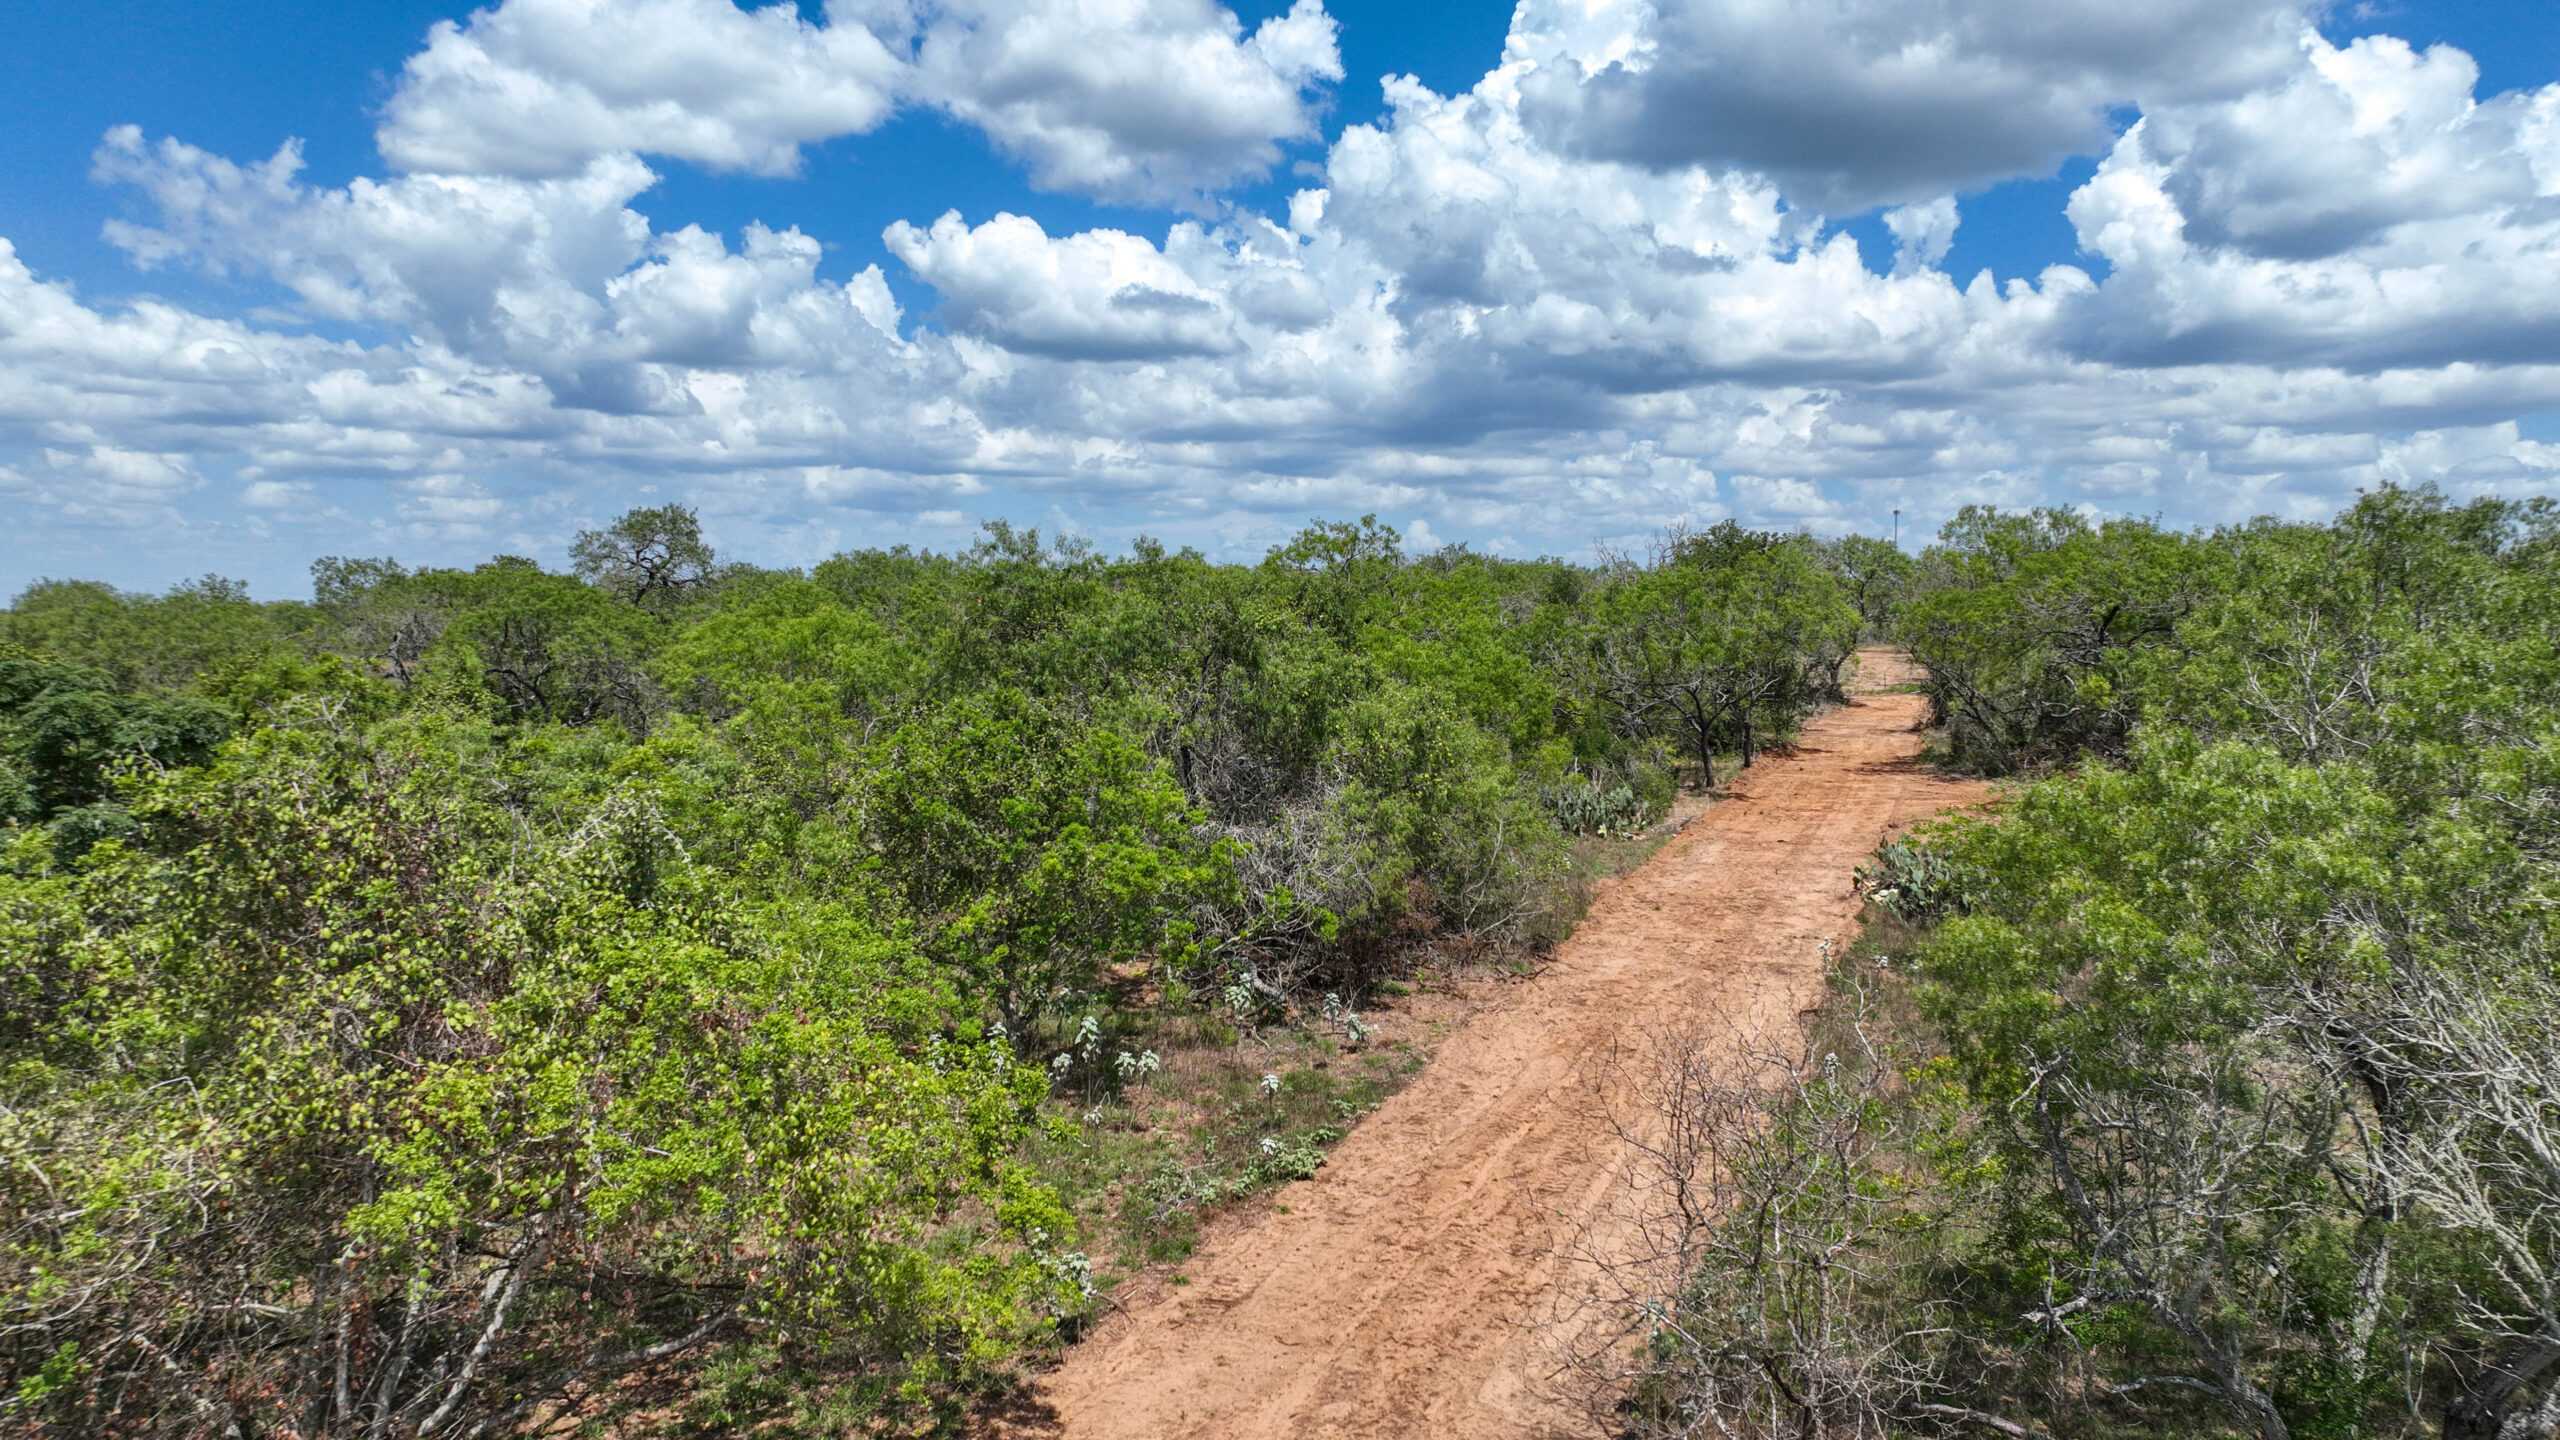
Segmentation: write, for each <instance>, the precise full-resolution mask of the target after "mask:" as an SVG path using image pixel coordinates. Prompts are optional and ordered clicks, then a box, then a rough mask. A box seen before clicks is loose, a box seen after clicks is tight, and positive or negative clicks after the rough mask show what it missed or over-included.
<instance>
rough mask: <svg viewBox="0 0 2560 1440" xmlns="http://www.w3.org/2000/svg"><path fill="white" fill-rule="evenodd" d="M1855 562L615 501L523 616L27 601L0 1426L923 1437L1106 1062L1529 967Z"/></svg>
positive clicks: (1053, 1266)
mask: <svg viewBox="0 0 2560 1440" xmlns="http://www.w3.org/2000/svg"><path fill="white" fill-rule="evenodd" d="M1889 552H1890V547H1884V546H1881V545H1879V544H1878V543H1876V542H1864V541H1841V542H1820V541H1816V540H1813V539H1811V538H1808V537H1805V536H1801V535H1778V534H1767V533H1759V532H1752V531H1749V530H1745V529H1743V528H1741V527H1738V526H1735V525H1732V524H1729V523H1728V524H1724V525H1719V526H1716V527H1714V528H1712V529H1708V530H1702V531H1696V532H1690V531H1674V532H1670V533H1667V534H1666V535H1665V536H1664V537H1663V538H1662V540H1661V542H1660V543H1659V544H1658V545H1657V546H1656V547H1654V549H1653V550H1652V551H1651V552H1650V553H1648V554H1646V555H1643V556H1640V557H1631V556H1617V555H1608V556H1603V557H1602V558H1601V560H1600V561H1599V562H1598V563H1595V564H1576V563H1568V562H1564V561H1559V560H1553V559H1546V560H1506V559H1500V558H1496V557H1490V556H1485V555H1480V554H1475V553H1471V552H1469V551H1467V550H1465V549H1463V548H1454V547H1453V548H1447V549H1441V550H1437V551H1433V552H1430V553H1427V554H1410V553H1407V552H1406V551H1405V550H1404V549H1403V548H1402V546H1401V543H1400V540H1399V537H1398V536H1397V535H1396V534H1395V532H1394V531H1393V530H1391V529H1389V528H1387V527H1385V526H1382V525H1379V524H1377V523H1376V522H1375V521H1374V520H1372V519H1363V520H1361V521H1358V522H1354V523H1319V524H1316V525H1313V526H1311V527H1309V528H1308V529H1306V530H1305V531H1303V532H1301V533H1299V534H1298V535H1296V536H1295V537H1294V538H1292V539H1290V540H1289V541H1287V542H1286V543H1284V544H1281V545H1279V546H1277V547H1275V548H1273V549H1272V551H1271V552H1270V553H1269V554H1268V556H1266V557H1265V558H1264V559H1263V560H1262V561H1261V562H1259V563H1256V564H1221V563H1213V562H1211V561H1209V560H1207V559H1205V558H1204V557H1202V556H1200V555H1199V554H1197V553H1194V552H1191V551H1187V550H1180V551H1178V550H1172V549H1168V548H1166V547H1164V546H1161V545H1157V544H1154V543H1152V542H1148V541H1144V540H1141V541H1139V542H1137V543H1136V544H1135V545H1134V546H1132V547H1131V549H1130V550H1129V551H1128V552H1127V553H1125V554H1121V555H1116V556H1106V555H1103V554H1100V553H1098V552H1097V551H1095V550H1094V549H1092V548H1090V547H1088V546H1084V545H1081V544H1078V543H1075V542H1071V541H1057V542H1053V541H1047V540H1044V539H1043V538H1042V537H1041V536H1040V535H1039V534H1037V533H1036V532H1029V531H1021V530H1016V529H1012V528H1009V527H1006V526H1003V525H994V526H990V527H988V529H987V531H986V532H985V534H984V536H983V538H982V539H980V540H979V542H978V543H976V544H975V545H974V546H972V547H971V548H969V549H967V550H966V551H963V552H961V553H957V554H948V555H945V554H930V553H920V552H915V551H911V550H908V549H904V548H899V549H891V550H867V551H859V552H853V553H847V554H842V555H838V556H836V557H834V558H832V559H830V560H827V561H825V562H824V563H821V564H819V565H816V566H814V567H810V568H808V569H806V570H787V569H767V568H759V567H755V566H752V565H748V564H744V563H740V562H738V561H735V560H733V559H729V558H726V557H722V556H720V555H718V554H716V553H715V552H714V551H713V549H712V548H711V547H710V546H709V545H708V544H707V543H706V542H705V540H704V538H703V536H702V534H701V530H700V527H699V524H698V522H697V520H696V517H695V516H694V515H693V514H692V513H691V512H689V511H687V510H684V509H681V508H677V507H660V508H655V509H644V510H637V511H633V512H631V513H630V514H628V515H625V516H624V517H622V518H621V519H620V520H618V521H616V522H614V523H613V524H611V525H608V526H605V527H603V528H600V529H598V530H595V531H590V532H586V533H584V534H582V535H580V536H579V537H578V539H577V541H576V543H575V545H574V546H573V547H572V549H571V552H570V553H571V555H572V558H573V561H574V564H573V567H572V569H571V570H570V571H568V572H566V573H563V572H558V571H554V570H550V569H546V568H545V567H543V566H541V565H538V564H536V563H534V562H532V561H530V560H526V559H522V558H518V557H507V556H501V557H497V558H495V559H492V560H490V561H488V562H486V563H484V564H480V565H476V566H473V567H470V568H438V567H426V568H412V567H409V566H405V565H403V564H401V563H399V562H397V561H396V560H393V559H389V558H346V557H337V558H329V559H324V560H321V561H319V562H318V563H316V564H315V565H314V566H313V567H312V581H313V586H312V594H311V597H310V598H309V599H308V600H295V601H269V602H260V601H256V600H253V599H251V598H250V597H249V596H248V595H247V593H246V592H245V591H244V590H243V589H242V588H241V587H240V586H238V585H236V584H233V583H230V582H226V581H222V580H219V579H211V578H209V579H207V580H204V581H201V582H196V583H192V584H187V585H181V586H179V587H177V588H175V589H173V590H171V591H169V592H167V593H165V594H160V595H138V594H128V593H123V592H118V591H115V590H113V589H110V588H108V587H105V586H101V585H97V584H93V583H87V582H78V581H44V582H40V583H38V584H36V585H34V586H32V587H30V588H29V589H28V590H27V591H26V592H25V593H23V594H22V595H20V596H19V597H17V599H16V601H15V602H14V603H13V604H12V605H11V606H10V608H9V609H8V610H7V611H5V612H0V1430H11V1431H17V1432H22V1433H29V1434H38V1433H50V1434H65V1435H69V1434H82V1435H99V1434H136V1435H139V1434H158V1433H172V1434H175V1433H222V1434H239V1435H296V1436H304V1437H318V1436H323V1435H328V1436H353V1435H359V1434H361V1435H365V1436H369V1437H372V1436H390V1435H399V1436H456V1437H460V1436H471V1435H490V1434H500V1433H506V1432H507V1431H509V1430H510V1429H511V1428H513V1427H517V1426H521V1425H525V1424H529V1423H534V1422H536V1421H537V1420H538V1419H539V1418H540V1417H541V1416H542V1415H543V1414H544V1413H546V1412H545V1410H544V1407H545V1406H546V1405H551V1404H554V1403H556V1402H559V1401H561V1400H562V1399H563V1398H564V1397H571V1396H576V1395H580V1394H587V1393H593V1392H595V1391H596V1390H598V1389H599V1388H600V1387H606V1386H610V1385H613V1384H615V1383H616V1382H617V1380H618V1378H619V1377H625V1376H630V1375H634V1374H638V1373H643V1372H649V1371H650V1370H651V1367H659V1368H660V1369H663V1367H664V1366H665V1365H667V1364H671V1363H677V1362H681V1363H682V1364H684V1365H688V1366H692V1367H695V1370H694V1373H699V1374H723V1373H729V1374H734V1375H747V1374H748V1371H749V1370H751V1369H752V1364H751V1362H753V1357H756V1356H765V1357H770V1356H772V1355H773V1354H776V1353H785V1352H787V1353H788V1354H789V1355H790V1356H792V1357H794V1359H793V1363H794V1364H796V1365H799V1366H801V1367H803V1372H804V1373H808V1372H824V1373H826V1374H828V1375H831V1376H833V1377H836V1379H837V1380H838V1381H839V1382H840V1383H841V1386H842V1389H843V1392H844V1394H845V1395H846V1396H848V1397H849V1398H848V1399H847V1400H846V1402H845V1404H846V1405H847V1406H849V1407H851V1408H850V1409H847V1410H845V1411H843V1412H841V1413H840V1415H839V1419H842V1418H843V1416H844V1415H875V1416H886V1415H890V1414H893V1413H894V1414H897V1415H900V1416H904V1417H907V1418H906V1419H904V1420H901V1421H900V1423H902V1424H903V1423H913V1424H929V1423H935V1417H939V1418H940V1420H942V1421H947V1420H948V1419H949V1417H950V1415H951V1414H952V1413H953V1412H952V1409H951V1406H950V1404H948V1403H945V1402H947V1401H949V1400H950V1398H951V1397H954V1396H965V1395H966V1394H967V1393H968V1392H969V1391H970V1390H971V1388H972V1387H974V1386H978V1385H982V1384H985V1383H988V1382H989V1380H990V1377H1001V1375H1003V1374H1004V1373H1005V1371H1006V1368H1007V1366H1008V1365H1010V1364H1011V1363H1012V1362H1013V1361H1014V1360H1015V1359H1016V1357H1018V1356H1020V1355H1022V1354H1023V1353H1024V1352H1025V1350H1026V1348H1028V1347H1033V1346H1036V1345H1038V1344H1041V1343H1044V1341H1046V1340H1047V1339H1049V1338H1051V1337H1055V1336H1057V1335H1059V1334H1061V1333H1064V1332H1067V1331H1071V1330H1072V1328H1073V1327H1074V1326H1075V1325H1076V1324H1078V1323H1080V1321H1081V1319H1082V1318H1083V1317H1084V1316H1086V1315H1087V1314H1089V1313H1090V1312H1091V1310H1092V1308H1093V1306H1094V1304H1095V1294H1094V1289H1095V1277H1094V1273H1093V1267H1092V1265H1091V1263H1090V1261H1089V1260H1088V1259H1087V1258H1086V1255H1085V1253H1084V1249H1083V1243H1084V1242H1083V1239H1082V1237H1080V1236H1079V1235H1078V1233H1077V1222H1076V1219H1075V1216H1074V1215H1073V1214H1072V1213H1070V1211H1069V1209H1068V1208H1067V1207H1066V1206H1065V1205H1063V1204H1062V1203H1061V1200H1060V1196H1059V1192H1058V1189H1057V1186H1056V1184H1055V1183H1054V1179H1055V1177H1054V1176H1053V1175H1052V1174H1050V1173H1049V1172H1048V1171H1046V1170H1044V1168H1043V1163H1044V1162H1043V1158H1042V1157H1043V1154H1044V1153H1045V1152H1044V1146H1052V1147H1053V1146H1054V1143H1055V1142H1057V1141H1058V1139H1059V1137H1060V1136H1062V1135H1072V1134H1073V1132H1074V1131H1075V1129H1076V1126H1077V1124H1078V1121H1077V1119H1076V1115H1077V1111H1078V1110H1079V1108H1081V1107H1082V1106H1083V1105H1084V1104H1086V1103H1088V1102H1089V1100H1090V1097H1092V1096H1094V1095H1096V1094H1102V1093H1107V1092H1109V1091H1111V1090H1112V1089H1114V1088H1115V1087H1118V1086H1123V1085H1128V1084H1134V1083H1142V1082H1143V1080H1144V1078H1145V1076H1146V1075H1147V1074H1148V1073H1149V1069H1150V1066H1151V1064H1152V1063H1153V1061H1154V1059H1155V1056H1154V1053H1153V1052H1152V1051H1151V1050H1150V1051H1145V1052H1144V1053H1143V1054H1142V1053H1140V1050H1139V1046H1138V1043H1137V1042H1136V1041H1134V1040H1132V1039H1130V1038H1129V1037H1130V1036H1132V1035H1134V1034H1135V1033H1136V1030H1135V1028H1134V1027H1135V1026H1136V1024H1137V1011H1138V1010H1139V1009H1140V1008H1142V1007H1145V1008H1149V1009H1150V1013H1153V1012H1154V1011H1159V1010H1162V1009H1164V1008H1166V1007H1177V1008H1178V1007H1182V1006H1190V1007H1195V1008H1203V1009H1222V1010H1223V1011H1225V1012H1231V1013H1239V1014H1241V1013H1246V1012H1252V1013H1254V1014H1257V1015H1263V1016H1268V1017H1273V1018H1275V1019H1278V1020H1285V1019H1286V1018H1287V1017H1292V1016H1299V1015H1302V1014H1309V1013H1313V1012H1314V1010H1315V1009H1316V1008H1317V1007H1316V1003H1315V1001H1314V998H1313V997H1315V996H1317V995H1319V994H1321V995H1324V996H1325V997H1326V1000H1325V1002H1324V1004H1323V1006H1322V1007H1321V1008H1322V1011H1323V1014H1324V1015H1325V1016H1326V1017H1327V1019H1328V1020H1330V1019H1332V1018H1333V1017H1334V1016H1335V1015H1336V1014H1337V1012H1338V1011H1339V1009H1340V1007H1341V1005H1342V1004H1343V1000H1342V997H1346V996H1348V997H1353V998H1355V999H1356V998H1357V997H1358V996H1360V995H1362V994H1364V993H1367V991H1368V990H1369V989H1370V988H1372V987H1374V986H1376V985H1378V984H1380V983H1382V982H1384V981H1386V980H1388V979H1389V978H1390V977H1392V976H1393V975H1395V974H1396V973H1398V971H1399V967H1401V966H1403V965H1406V964H1408V963H1410V960H1409V955H1410V951H1411V948H1412V945H1413V943H1414V937H1416V936H1423V935H1460V936H1466V937H1472V938H1478V939H1481V940H1483V941H1484V942H1486V943H1491V944H1500V945H1509V946H1514V947H1522V948H1529V949H1533V948H1534V947H1536V946H1538V945H1540V944H1543V943H1546V942H1548V941H1551V940H1552V939H1553V938H1555V937H1556V936H1557V935H1559V934H1561V933H1562V931H1563V929H1564V927H1566V926H1568V925H1569V924H1570V923H1571V919H1572V905H1571V876H1570V875H1569V874H1567V865H1568V858H1569V855H1570V845H1571V843H1572V837H1573V836H1574V835H1575V834H1577V833H1582V832H1590V831H1599V830H1615V831H1624V830H1626V829H1629V828H1632V827H1635V826H1639V825H1641V824H1643V823H1645V822H1647V821H1648V820H1650V819H1654V818H1658V817H1659V816H1660V815H1661V814H1663V813H1664V811H1665V810H1666V808H1667V807H1668V805H1669V803H1670V801H1671V800H1672V797H1673V793H1674V790H1675V787H1677V786H1680V785H1683V784H1687V785H1692V786H1712V785H1715V784H1719V783H1722V782H1723V781H1725V780H1727V779H1729V778H1730V776H1731V775H1732V773H1733V771H1734V769H1735V767H1737V766H1747V765H1749V764H1751V763H1753V761H1754V760H1755V759H1756V757H1758V756H1759V755H1760V754H1762V753H1765V752H1766V750H1767V749H1768V748H1769V747H1771V746H1776V745H1783V744H1785V743H1786V742H1787V741H1788V739H1789V738H1790V736H1791V735H1792V734H1793V732H1794V730H1795V727H1796V726H1797V725H1798V723H1799V722H1800V721H1801V719H1802V718H1803V717H1804V716H1805V715H1807V714H1808V713H1810V712H1811V711H1813V710H1814V709H1816V708H1818V707H1819V706H1821V705H1823V704H1826V703H1829V702H1831V701H1833V700H1836V699H1837V698H1839V695H1840V692H1841V687H1842V684H1843V680H1844V675H1845V673H1846V667H1847V666H1848V665H1849V664H1850V663H1851V656H1852V653H1853V651H1854V648H1855V646H1856V645H1857V644H1858V643H1859V641H1860V639H1861V637H1862V635H1863V636H1866V637H1868V638H1873V637H1875V636H1877V635H1879V634H1881V633H1882V629H1883V627H1884V626H1885V624H1886V622H1887V621H1888V620H1889V618H1890V617H1889V614H1888V607H1887V604H1886V597H1887V596H1888V594H1889V593H1890V592H1891V587H1892V586H1893V585H1895V584H1898V583H1899V580H1898V578H1896V577H1899V576H1900V575H1901V571H1900V570H1899V569H1896V568H1895V565H1894V561H1893V559H1892V558H1888V557H1889ZM1071 1096H1072V1097H1077V1098H1076V1099H1075V1100H1073V1101H1072V1102H1071V1101H1070V1100H1069V1099H1068V1098H1067V1097H1071ZM1336 1133H1338V1132H1336ZM1290 1153H1291V1154H1292V1155H1294V1154H1295V1152H1290ZM1290 1163H1291V1164H1293V1165H1297V1164H1303V1163H1313V1162H1312V1161H1301V1160H1298V1159H1294V1158H1293V1159H1291V1161H1290ZM753 1363H761V1362H753ZM724 1366H725V1367H729V1369H728V1370H727V1371H724V1370H723V1369H722V1367H724ZM756 1373H763V1372H756ZM762 1383H764V1382H762V1381H757V1380H754V1379H753V1377H752V1376H749V1378H748V1379H745V1380H739V1381H737V1383H735V1384H732V1385H731V1386H730V1387H729V1389H728V1390H726V1391H724V1392H722V1393H723V1394H725V1395H728V1396H731V1397H732V1398H735V1397H737V1396H739V1395H746V1396H747V1397H748V1398H747V1399H745V1400H739V1401H738V1402H737V1403H738V1404H739V1405H742V1406H746V1407H747V1408H745V1409H743V1410H738V1411H735V1412H725V1411H724V1412H721V1413H720V1415H718V1416H711V1417H710V1418H705V1417H706V1415H708V1414H709V1412H699V1413H698V1412H697V1410H694V1409H687V1408H685V1407H684V1406H682V1405H677V1406H673V1407H671V1410H670V1413H672V1414H675V1415H677V1416H678V1417H679V1420H680V1421H681V1423H683V1424H694V1425H699V1426H705V1427H709V1428H721V1427H722V1426H724V1425H737V1426H743V1425H747V1424H750V1423H762V1421H761V1420H759V1419H758V1418H757V1417H759V1416H763V1417H764V1418H766V1419H769V1418H770V1414H771V1412H770V1411H769V1410H768V1411H757V1410H755V1409H754V1403H756V1402H755V1401H754V1395H753V1393H751V1392H753V1391H754V1390H755V1386H756V1385H757V1384H762ZM767 1398H768V1399H770V1397H769V1396H768V1397H767ZM721 1403H722V1404H728V1403H730V1402H729V1401H728V1400H723V1401H722V1402H721ZM723 1416H725V1418H722V1417H723ZM917 1416H923V1417H925V1418H924V1419H922V1420H918V1419H916V1418H915V1417H917ZM683 1417H691V1418H689V1419H686V1418H683ZM670 1423H678V1422H670Z"/></svg>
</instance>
